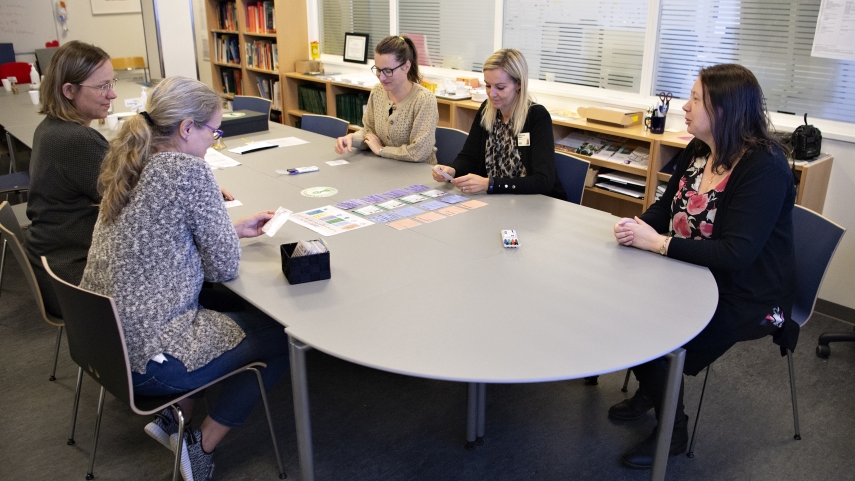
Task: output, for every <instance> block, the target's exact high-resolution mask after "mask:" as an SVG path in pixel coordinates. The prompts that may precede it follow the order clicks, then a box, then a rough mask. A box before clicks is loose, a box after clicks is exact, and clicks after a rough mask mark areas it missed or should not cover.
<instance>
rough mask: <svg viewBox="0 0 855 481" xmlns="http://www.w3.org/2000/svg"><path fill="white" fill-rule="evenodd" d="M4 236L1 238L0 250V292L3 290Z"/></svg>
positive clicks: (5, 242)
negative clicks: (1, 248) (0, 245)
mask: <svg viewBox="0 0 855 481" xmlns="http://www.w3.org/2000/svg"><path fill="white" fill-rule="evenodd" d="M7 243H8V242H7V241H6V238H5V237H4V238H3V251H2V252H0V294H2V292H3V268H4V267H5V266H6V244H7Z"/></svg>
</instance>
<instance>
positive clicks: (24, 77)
mask: <svg viewBox="0 0 855 481" xmlns="http://www.w3.org/2000/svg"><path fill="white" fill-rule="evenodd" d="M8 77H15V79H16V80H17V82H18V84H19V85H20V84H28V83H30V64H28V63H27V62H8V63H4V64H3V65H0V79H4V78H8Z"/></svg>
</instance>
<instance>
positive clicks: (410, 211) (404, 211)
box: [395, 206, 425, 217]
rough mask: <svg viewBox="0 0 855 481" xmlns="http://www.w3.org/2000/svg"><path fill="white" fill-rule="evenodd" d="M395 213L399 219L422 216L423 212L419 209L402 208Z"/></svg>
mask: <svg viewBox="0 0 855 481" xmlns="http://www.w3.org/2000/svg"><path fill="white" fill-rule="evenodd" d="M395 213H396V214H398V215H399V216H401V217H409V216H411V215H419V214H424V213H425V211H423V210H421V209H419V208H416V207H413V206H409V207H404V208H403V209H398V210H396V211H395Z"/></svg>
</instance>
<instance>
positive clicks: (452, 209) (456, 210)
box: [437, 205, 466, 216]
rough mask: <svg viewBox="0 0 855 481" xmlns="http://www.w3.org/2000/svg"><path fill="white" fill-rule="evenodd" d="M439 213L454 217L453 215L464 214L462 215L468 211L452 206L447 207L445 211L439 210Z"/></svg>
mask: <svg viewBox="0 0 855 481" xmlns="http://www.w3.org/2000/svg"><path fill="white" fill-rule="evenodd" d="M437 212H439V213H440V214H442V215H447V216H452V215H457V214H462V213H464V212H466V209H461V208H460V207H457V206H456V205H451V206H448V207H446V208H445V209H439V210H438V211H437Z"/></svg>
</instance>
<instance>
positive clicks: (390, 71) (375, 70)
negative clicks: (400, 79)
mask: <svg viewBox="0 0 855 481" xmlns="http://www.w3.org/2000/svg"><path fill="white" fill-rule="evenodd" d="M405 63H407V61H406V60H404V63H402V64H401V65H398V66H397V67H395V68H377V66H376V65H374V66H372V67H371V73H373V74H374V75H376V76H378V77H379V76H380V73H381V72H382V73H383V75H385V76H387V77H391V76H392V74H393V73H395V70H396V69H399V68H401V67H403V66H404V64H405Z"/></svg>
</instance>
